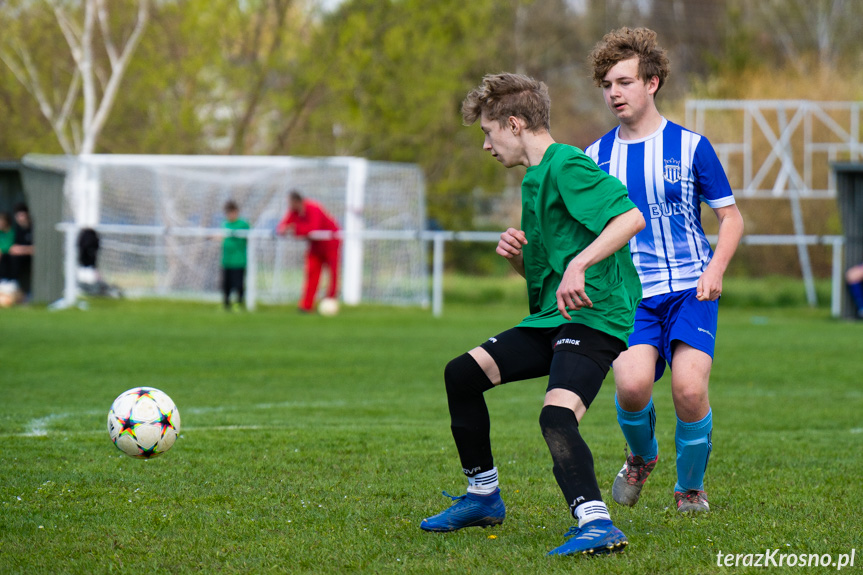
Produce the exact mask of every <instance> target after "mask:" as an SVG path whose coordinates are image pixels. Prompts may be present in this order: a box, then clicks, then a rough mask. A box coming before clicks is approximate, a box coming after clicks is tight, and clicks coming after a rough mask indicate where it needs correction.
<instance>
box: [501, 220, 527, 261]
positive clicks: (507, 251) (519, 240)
mask: <svg viewBox="0 0 863 575" xmlns="http://www.w3.org/2000/svg"><path fill="white" fill-rule="evenodd" d="M524 245H527V236H525V235H524V232H523V231H521V230H517V229H515V228H508V229H507V230H506V231H505V232H503V233H502V234H500V241H499V242H498V243H497V249H496V250H495V251H496V252H497V254H498V255H500V256H503V257H505V258H506V259H512V258H514V257H518V256H520V255H521V246H524Z"/></svg>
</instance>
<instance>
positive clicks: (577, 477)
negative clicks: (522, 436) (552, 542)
mask: <svg viewBox="0 0 863 575" xmlns="http://www.w3.org/2000/svg"><path fill="white" fill-rule="evenodd" d="M539 426H540V428H541V429H542V436H543V437H544V438H545V443H546V445H548V450H549V452H551V460H552V462H553V468H552V470H553V471H554V477H555V479H557V484H558V485H559V486H560V490H561V491H562V492H563V496H564V497H565V498H566V502H567V504H568V505H569V509H570V512H571V513H573V516H574V514H575V508H576V507H578V506H579V505H581V504H582V503H584V502H586V501H602V494H601V493H600V491H599V485H598V484H597V482H596V474H595V473H594V470H593V454H592V453H591V452H590V448H589V447H588V446H587V443H585V442H584V439H582V437H581V434H580V433H579V431H578V420H577V419H576V418H575V413H573V411H572V410H571V409H569V408H567V407H559V406H556V405H546V406H545V407H543V408H542V411H541V412H540V414H539Z"/></svg>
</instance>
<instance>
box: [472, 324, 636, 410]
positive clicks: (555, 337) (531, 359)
mask: <svg viewBox="0 0 863 575" xmlns="http://www.w3.org/2000/svg"><path fill="white" fill-rule="evenodd" d="M480 347H482V348H483V349H484V350H486V351H487V352H488V353H489V355H491V357H492V359H494V361H495V363H496V364H497V367H498V369H499V370H500V377H501V383H509V382H512V381H521V380H524V379H532V378H535V377H544V376H546V375H548V376H549V378H548V390H552V389H558V388H562V389H568V390H570V391H573V392H575V393H576V394H577V395H578V396H579V397H581V399H582V401H584V404H585V406H589V405H590V403H591V402H592V401H593V398H594V397H596V394H597V393H599V388H600V387H601V386H602V381H603V380H604V379H605V376H606V375H607V374H608V370H609V369H611V363H612V362H613V361H614V360H615V359H616V358H617V356H618V355H620V353H621V352H623V351H624V350H625V349H626V344H625V343H624V342H623V341H622V340H620V339H618V338H616V337H614V336H611V335H608V334H607V333H604V332H601V331H599V330H596V329H593V328H591V327H587V326H586V325H582V324H580V323H565V324H563V325H560V326H557V327H552V328H535V327H514V328H512V329H509V330H507V331H505V332H503V333H501V334H499V335H496V336H494V337H491V338H489V339H488V341H485V342H483V343H482V345H481V346H480Z"/></svg>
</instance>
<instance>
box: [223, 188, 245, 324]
mask: <svg viewBox="0 0 863 575" xmlns="http://www.w3.org/2000/svg"><path fill="white" fill-rule="evenodd" d="M224 227H225V229H227V230H248V229H249V223H248V222H247V221H245V220H241V219H240V208H239V206H237V203H236V202H234V201H233V200H228V201H227V202H225V223H224ZM247 244H248V240H247V239H246V238H245V237H238V236H235V235H233V234H231V233H228V235H227V236H225V239H224V240H222V296H223V303H224V305H225V309H228V310H229V309H231V293H232V292H236V293H237V302H236V306H237V307H238V308H239V307H240V306H242V305H243V304H244V303H245V295H246V246H247Z"/></svg>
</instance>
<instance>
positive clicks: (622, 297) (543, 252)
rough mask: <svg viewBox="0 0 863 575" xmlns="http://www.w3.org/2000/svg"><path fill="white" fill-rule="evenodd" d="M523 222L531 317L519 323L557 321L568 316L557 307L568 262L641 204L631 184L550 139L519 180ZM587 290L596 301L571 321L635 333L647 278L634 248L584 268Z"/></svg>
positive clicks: (622, 335) (533, 324) (609, 331)
mask: <svg viewBox="0 0 863 575" xmlns="http://www.w3.org/2000/svg"><path fill="white" fill-rule="evenodd" d="M521 203H522V212H521V228H522V230H524V232H525V235H526V236H527V242H528V243H527V245H525V246H524V247H523V250H522V253H523V255H524V271H525V277H526V279H527V291H528V302H529V304H530V315H529V316H527V317H526V318H524V320H523V321H522V322H521V324H519V325H520V326H521V327H555V326H558V325H561V324H563V323H566V322H567V320H566V319H565V318H564V317H563V316H562V315H560V312H559V311H558V310H557V298H556V295H555V292H556V291H557V288H558V287H559V286H560V282H561V280H562V279H563V272H564V271H565V270H566V267H567V265H568V264H569V262H571V261H572V259H573V258H575V256H577V255H578V254H579V253H581V251H582V250H584V249H585V248H586V247H587V246H588V245H590V244H591V242H593V241H594V240H595V239H596V238H597V236H599V234H600V233H601V232H602V230H603V228H605V225H606V224H607V223H608V221H609V220H610V219H612V218H613V217H615V216H619V215H620V214H622V213H624V212H627V211H629V210H631V209H632V208H634V207H635V204H633V203H632V202H631V201H630V200H629V198H628V196H627V192H626V187H625V186H624V185H623V184H621V183H620V181H619V180H618V179H617V178H614V177H611V176H609V175H608V174H606V173H605V172H604V171H602V170H601V169H599V168H598V167H597V165H596V164H595V163H594V162H593V160H591V159H590V158H589V157H588V156H587V155H585V154H584V153H583V152H582V151H581V150H579V149H578V148H574V147H572V146H567V145H564V144H552V145H551V146H549V148H548V149H547V150H546V151H545V155H544V156H543V158H542V161H541V162H540V163H539V164H538V165H536V166H531V167H529V168H528V169H527V173H526V174H525V176H524V180H522V183H521ZM585 291H586V293H587V296H588V297H589V298H590V301H591V302H593V307H591V308H588V307H583V308H581V309H580V310H578V311H570V315H571V316H572V320H571V321H572V322H574V323H580V324H584V325H586V326H588V327H591V328H593V329H597V330H599V331H602V332H605V333H607V334H609V335H612V336H614V337H617V338H619V339H621V340H623V341H624V342H626V341H627V340H628V338H629V335H630V334H631V333H632V323H633V320H634V318H635V308H636V307H637V306H638V303H639V302H640V301H641V282H640V281H639V279H638V273H637V272H636V271H635V266H633V264H632V260H631V259H630V254H629V246H628V245H627V246H624V247H622V248H621V249H620V250H618V251H617V252H615V253H614V254H612V255H611V256H609V257H607V258H606V259H604V260H602V261H601V262H598V263H596V264H594V265H593V266H591V267H590V268H588V269H587V271H586V272H585Z"/></svg>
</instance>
